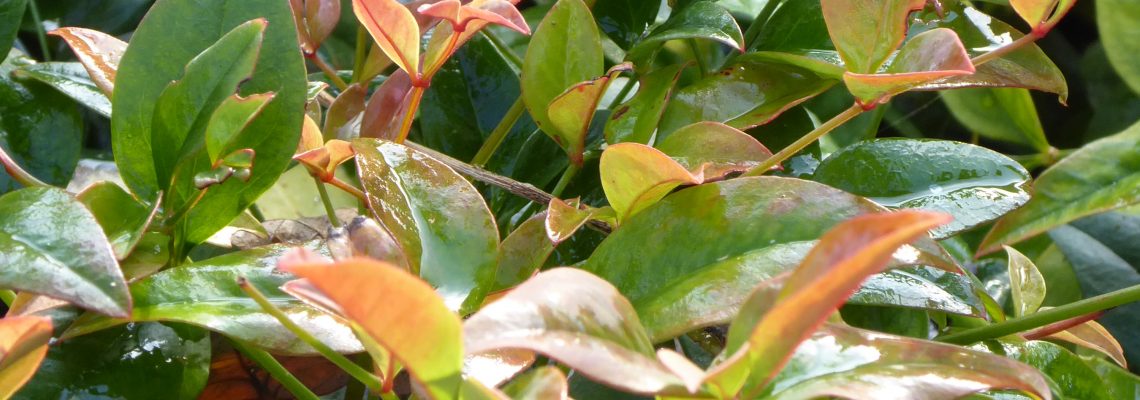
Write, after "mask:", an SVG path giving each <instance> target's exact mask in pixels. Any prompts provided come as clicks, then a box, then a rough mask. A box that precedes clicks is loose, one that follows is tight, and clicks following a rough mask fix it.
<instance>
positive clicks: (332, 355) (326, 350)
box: [238, 277, 384, 391]
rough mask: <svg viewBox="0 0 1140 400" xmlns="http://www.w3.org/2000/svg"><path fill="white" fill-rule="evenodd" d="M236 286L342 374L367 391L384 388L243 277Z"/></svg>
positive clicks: (374, 376) (376, 378) (377, 380)
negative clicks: (334, 365)
mask: <svg viewBox="0 0 1140 400" xmlns="http://www.w3.org/2000/svg"><path fill="white" fill-rule="evenodd" d="M238 286H241V290H242V291H244V292H245V293H246V294H247V295H249V297H250V298H252V299H253V301H255V302H257V305H259V306H261V309H262V310H265V312H266V313H269V315H272V316H273V318H277V321H278V322H280V323H281V325H284V326H285V329H288V330H289V332H293V334H294V335H297V338H298V339H301V341H302V342H305V343H306V344H308V345H309V346H312V347H313V349H315V350H316V351H317V352H318V353H321V355H322V356H324V357H325V358H327V359H328V360H329V361H332V363H333V364H336V366H337V367H340V369H342V370H344V372H347V373H348V374H349V375H351V376H352V377H353V378H356V380H358V381H360V383H363V384H364V385H365V386H368V388H369V389H372V390H375V391H380V390H381V388H382V387H383V386H384V383H383V382H382V381H381V380H380V378H379V377H377V376H376V375H372V374H371V373H369V372H368V371H366V370H364V368H361V367H360V366H359V365H356V363H354V362H352V360H349V359H348V357H345V356H344V355H342V354H340V353H337V352H336V351H335V350H333V349H332V348H331V347H329V346H328V345H326V344H324V343H323V342H321V341H320V340H319V339H317V338H316V337H314V336H313V335H312V334H311V333H309V332H308V331H306V330H305V329H304V328H302V327H301V326H300V325H297V323H296V322H293V320H292V319H289V316H287V315H285V312H283V311H281V309H279V308H277V306H274V305H273V303H270V302H269V299H267V298H266V297H265V295H264V294H262V293H261V291H259V290H257V288H255V287H253V285H252V284H250V283H249V280H247V279H245V277H240V278H238Z"/></svg>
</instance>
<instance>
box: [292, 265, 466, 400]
mask: <svg viewBox="0 0 1140 400" xmlns="http://www.w3.org/2000/svg"><path fill="white" fill-rule="evenodd" d="M279 267H280V268H281V269H283V270H285V271H288V272H290V273H293V274H294V275H297V276H298V277H301V278H305V279H307V280H308V282H309V283H310V284H311V285H312V286H313V287H315V288H316V289H317V290H319V291H320V292H321V293H322V294H324V296H325V297H327V298H328V299H329V300H331V301H333V302H334V303H335V304H336V305H337V306H339V307H340V310H341V311H342V312H343V315H344V316H345V317H347V318H348V319H350V320H352V321H353V322H355V323H356V324H358V325H360V326H361V328H363V330H364V332H366V333H368V335H369V337H371V338H372V339H374V340H375V341H376V342H377V343H379V344H380V345H381V346H383V347H384V348H385V349H387V350H388V351H389V352H390V353H391V355H392V357H393V358H395V359H396V360H397V361H399V362H400V364H402V365H403V366H404V368H405V369H406V370H407V371H408V372H409V373H410V374H411V376H412V378H413V379H415V380H416V381H417V382H418V383H420V384H421V386H422V388H423V390H425V391H427V393H428V394H430V398H454V397H455V395H456V393H458V391H459V388H460V385H461V383H462V375H461V369H462V367H463V343H462V339H461V335H462V333H463V332H462V327H461V324H460V321H459V317H458V316H456V315H455V314H453V313H452V312H451V310H449V309H448V308H447V306H446V305H445V304H444V303H443V299H442V298H440V296H439V295H438V294H436V292H435V290H434V289H432V287H431V286H430V285H428V284H427V282H424V281H423V280H421V279H419V278H417V277H415V276H412V275H410V274H408V273H407V272H405V271H404V270H403V269H401V268H399V267H397V266H395V265H392V264H388V263H385V262H380V261H375V260H370V259H365V258H353V259H349V260H345V261H340V262H337V263H334V264H324V263H289V262H282V263H280V264H279Z"/></svg>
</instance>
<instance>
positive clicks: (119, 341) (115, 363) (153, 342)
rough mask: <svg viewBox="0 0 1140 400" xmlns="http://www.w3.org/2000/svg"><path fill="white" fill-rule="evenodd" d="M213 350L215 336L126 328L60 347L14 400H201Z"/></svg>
mask: <svg viewBox="0 0 1140 400" xmlns="http://www.w3.org/2000/svg"><path fill="white" fill-rule="evenodd" d="M210 350H211V344H210V335H209V332H207V331H205V330H202V329H199V328H197V327H193V326H186V325H178V324H169V325H167V324H159V323H136V324H130V325H124V326H122V327H118V328H115V329H109V330H107V331H104V332H99V333H97V334H93V335H90V336H85V337H80V338H74V339H71V340H64V341H61V342H57V343H55V344H54V345H53V346H51V349H49V350H48V355H47V358H46V359H44V362H43V364H42V365H41V366H40V369H39V371H37V372H36V375H35V376H34V377H32V380H31V381H29V382H28V384H27V385H25V386H24V388H23V389H22V390H20V392H18V393H16V396H15V397H14V398H15V399H20V400H24V399H29V400H32V399H48V398H51V399H57V398H61V397H62V398H67V397H93V396H102V397H108V398H132V399H133V398H166V399H178V400H190V399H195V398H197V396H198V394H199V393H200V392H202V389H203V387H205V385H206V380H207V377H208V375H209V373H210ZM140 377H142V378H140Z"/></svg>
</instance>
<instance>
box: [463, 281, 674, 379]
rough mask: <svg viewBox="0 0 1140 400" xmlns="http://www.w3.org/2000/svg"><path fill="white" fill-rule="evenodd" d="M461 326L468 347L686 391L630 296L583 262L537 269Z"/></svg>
mask: <svg viewBox="0 0 1140 400" xmlns="http://www.w3.org/2000/svg"><path fill="white" fill-rule="evenodd" d="M463 333H464V343H465V346H466V348H467V351H468V352H469V353H480V352H484V351H488V350H496V349H526V350H530V351H534V352H538V353H541V354H543V355H546V356H547V357H550V358H552V359H555V360H558V361H559V362H560V363H563V364H565V365H567V366H569V367H571V368H574V369H575V370H576V371H578V372H580V373H582V374H585V375H587V376H589V377H590V379H592V380H595V381H598V382H601V383H604V384H606V385H609V386H612V387H615V388H620V389H622V390H625V391H630V392H635V393H661V392H664V391H666V390H669V391H674V392H676V391H679V392H681V393H684V391H685V389H683V388H682V387H680V385H681V382H680V380H679V379H678V378H677V377H676V376H675V375H673V373H672V372H670V371H669V370H667V369H666V368H665V367H664V366H663V365H661V364H660V363H658V362H657V360H656V359H654V351H653V345H652V344H651V343H650V342H649V337H648V336H646V335H645V330H644V329H642V328H641V324H640V322H638V319H637V313H636V312H634V310H633V307H632V306H631V305H630V304H629V302H627V301H626V300H625V299H624V298H622V296H621V294H619V293H618V292H617V290H616V289H615V288H614V287H613V286H611V285H610V284H608V283H606V282H605V281H603V280H601V279H599V278H597V277H595V276H593V275H591V274H589V273H587V272H584V271H582V270H578V269H574V268H555V269H551V270H548V271H545V272H542V273H539V274H538V275H537V276H535V277H534V278H531V279H530V280H528V281H526V282H524V283H523V284H522V285H519V286H518V287H516V288H515V289H513V290H511V291H510V292H509V293H507V295H506V296H503V297H502V298H500V299H499V300H497V301H495V302H494V303H491V304H488V305H487V306H486V307H483V309H482V310H479V312H477V313H475V315H473V316H471V318H468V319H467V321H466V322H465V323H464V325H463Z"/></svg>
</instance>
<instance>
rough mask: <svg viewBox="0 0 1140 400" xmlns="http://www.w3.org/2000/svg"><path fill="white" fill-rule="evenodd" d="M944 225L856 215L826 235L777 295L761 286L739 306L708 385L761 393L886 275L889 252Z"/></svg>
mask: <svg viewBox="0 0 1140 400" xmlns="http://www.w3.org/2000/svg"><path fill="white" fill-rule="evenodd" d="M949 221H950V216H949V215H946V214H941V213H932V212H925V211H911V210H906V211H898V212H892V213H879V214H869V215H862V216H858V217H855V218H852V219H850V220H847V221H844V222H843V223H840V224H839V225H837V226H836V227H835V228H832V229H831V230H830V231H828V232H827V233H825V234H824V235H823V237H821V238H820V241H819V244H817V245H816V247H815V248H813V249H812V251H811V252H809V253H808V255H807V257H805V258H804V260H803V262H801V263H800V266H799V267H797V268H796V270H795V271H793V272H792V273H791V275H790V276H788V277H787V279H785V280H783V281H782V288H780V289H779V290H778V291H777V290H776V287H777V286H779V284H778V283H775V284H762V285H761V286H760V287H758V288H757V289H756V291H755V292H753V295H752V296H751V297H750V298H749V299H748V300H747V301H746V302H745V304H744V305H743V306H742V308H741V312H740V314H739V315H738V316H737V319H736V321H734V322H733V325H732V330H731V331H730V332H729V343H728V347H726V351H728V352H730V353H731V354H732V356H731V357H730V358H729V359H728V360H726V361H725V362H724V363H722V364H720V365H718V366H717V367H716V368H714V369H713V370H711V371H710V376H709V379H708V382H709V384H711V385H712V386H713V387H715V388H716V389H715V390H716V391H718V392H719V393H720V394H721V395H722V396H728V397H732V396H736V395H737V394H739V393H740V391H741V390H742V389H745V390H747V392H746V393H752V392H753V391H755V390H757V389H761V388H763V387H764V386H765V385H766V384H767V383H768V382H770V381H771V380H772V379H773V378H775V376H776V374H777V373H778V372H780V369H781V368H782V367H783V366H784V365H785V364H786V363H787V362H788V360H789V359H790V358H791V356H792V354H793V352H794V351H795V349H796V347H797V346H798V345H799V344H800V342H801V341H803V340H804V339H806V338H808V337H809V336H810V335H811V334H812V332H814V331H815V330H816V329H817V328H819V326H821V325H822V324H823V323H824V321H826V320H827V317H828V316H830V315H831V314H833V313H834V312H835V311H836V310H837V309H838V307H839V306H840V305H841V304H843V302H844V301H846V300H847V298H848V297H850V296H851V295H852V294H853V293H855V290H856V289H858V288H859V286H860V284H861V283H862V282H863V281H864V280H865V279H866V278H867V277H868V276H870V275H872V274H875V273H878V272H881V271H882V270H883V269H884V268H886V267H887V263H888V262H889V261H890V259H891V256H892V254H894V252H895V250H896V249H898V248H899V247H900V246H902V245H904V244H907V243H910V242H912V241H914V240H916V239H918V238H919V237H921V236H923V235H924V234H926V232H927V231H928V230H930V229H931V228H934V227H936V226H939V225H942V224H945V223H947V222H949ZM746 384H747V388H746Z"/></svg>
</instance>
